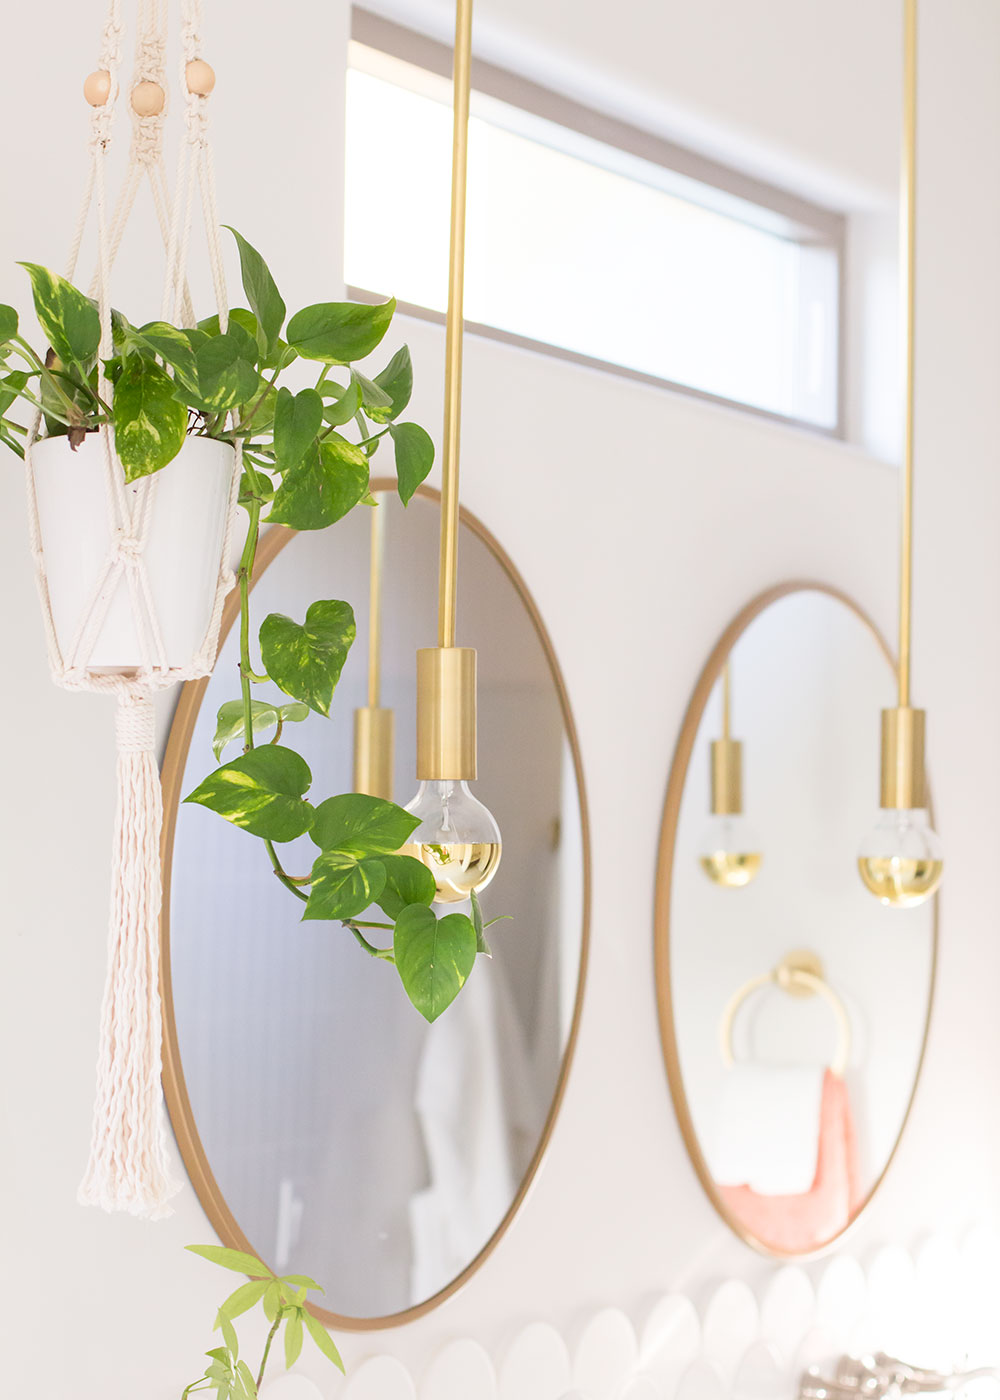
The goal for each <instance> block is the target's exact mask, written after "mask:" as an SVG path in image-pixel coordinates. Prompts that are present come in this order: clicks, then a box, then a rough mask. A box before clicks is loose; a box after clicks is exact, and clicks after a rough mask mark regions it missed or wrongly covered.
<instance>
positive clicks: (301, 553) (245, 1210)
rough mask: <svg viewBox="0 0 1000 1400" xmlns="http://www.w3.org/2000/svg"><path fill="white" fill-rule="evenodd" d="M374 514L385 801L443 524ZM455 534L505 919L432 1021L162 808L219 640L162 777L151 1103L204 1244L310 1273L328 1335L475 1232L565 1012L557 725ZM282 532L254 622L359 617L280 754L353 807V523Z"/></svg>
mask: <svg viewBox="0 0 1000 1400" xmlns="http://www.w3.org/2000/svg"><path fill="white" fill-rule="evenodd" d="M379 499H380V502H381V504H380V506H379V510H380V511H384V512H385V516H384V565H383V570H382V598H381V613H382V645H381V656H380V661H381V676H380V681H381V686H380V697H379V700H378V704H379V705H380V706H381V707H383V708H386V709H390V708H391V709H392V710H393V711H394V714H395V746H394V750H395V751H394V760H393V763H392V765H391V773H390V776H389V781H390V782H391V786H392V789H393V791H392V794H391V795H392V796H393V797H394V800H396V801H397V802H400V803H404V804H405V803H407V802H409V801H410V800H411V798H412V797H413V794H414V792H415V791H416V790H417V783H416V781H415V779H414V772H415V736H414V705H415V666H414V660H415V653H416V650H417V648H418V647H420V646H424V645H426V644H427V641H428V638H430V639H433V637H434V636H435V632H436V604H437V579H436V570H437V537H438V514H437V506H436V499H430V498H429V493H425V494H424V495H422V496H420V497H417V498H416V499H414V500H413V501H412V502H411V504H410V506H409V508H408V509H407V510H406V511H404V510H403V508H402V507H401V506H400V505H399V502H398V500H397V499H396V498H395V496H394V495H389V494H383V495H380V498H379ZM461 535H462V538H461V569H462V603H463V615H462V618H461V630H462V640H463V643H465V644H467V645H469V646H474V647H478V649H479V783H478V784H477V786H478V788H479V789H480V790H481V791H483V792H488V793H489V800H490V806H491V809H492V810H493V812H494V813H495V815H496V818H497V820H498V822H499V823H500V826H501V829H502V830H503V832H504V843H503V860H502V862H500V864H499V866H498V867H497V868H496V870H495V874H494V875H493V878H492V880H491V881H490V883H489V887H488V888H484V889H483V892H482V905H483V912H484V917H485V918H486V919H490V918H492V917H494V916H498V915H509V916H510V918H509V920H505V921H504V922H500V923H496V924H495V925H493V927H491V928H490V929H489V930H488V934H487V937H488V939H489V942H490V943H491V945H492V949H493V954H494V956H493V957H492V959H487V958H484V957H480V958H479V959H478V960H477V965H476V967H475V969H474V971H473V973H472V975H471V976H470V978H469V980H468V983H467V985H466V986H465V988H464V990H463V991H462V994H461V995H460V996H459V997H458V998H457V1000H456V1001H455V1002H454V1003H453V1004H452V1005H451V1006H450V1007H449V1008H448V1010H447V1011H446V1012H445V1013H444V1014H443V1015H442V1016H441V1017H440V1018H439V1019H438V1020H437V1021H435V1022H434V1023H433V1024H432V1025H428V1024H427V1023H426V1022H425V1021H424V1020H423V1019H422V1018H421V1017H420V1015H419V1014H418V1013H417V1012H416V1011H415V1010H414V1008H413V1007H412V1006H411V1005H410V1004H409V1003H408V1002H407V1000H406V998H405V996H404V995H403V994H402V990H401V988H400V986H399V984H398V978H397V977H396V975H395V973H394V971H393V969H392V968H391V967H390V966H388V965H386V964H382V963H379V962H377V961H375V960H373V959H370V958H369V957H366V956H364V955H363V954H362V952H361V951H360V949H359V948H358V947H357V946H356V945H355V942H354V940H353V938H352V937H351V934H350V933H349V932H348V931H346V930H345V929H343V928H342V927H341V926H340V925H337V924H325V923H322V924H321V923H302V922H300V911H299V909H298V907H297V906H296V903H295V902H294V901H292V900H290V899H289V898H288V897H287V893H286V892H285V891H284V890H283V889H282V888H281V887H280V886H279V885H278V883H277V881H275V880H274V878H273V876H272V875H271V873H270V868H269V866H268V863H267V860H266V859H264V860H263V861H262V860H261V852H260V849H259V843H257V842H254V841H252V840H248V839H247V838H246V837H245V834H244V833H242V832H240V831H239V830H237V829H236V828H234V827H232V826H230V825H229V824H228V823H225V822H219V821H218V820H217V819H214V818H213V814H212V813H210V812H207V811H205V810H203V809H201V808H199V807H197V806H192V805H190V804H188V805H180V806H179V807H178V806H177V805H176V799H177V795H178V793H179V794H180V795H183V794H185V793H186V792H188V791H190V789H191V787H192V786H193V784H194V782H195V781H196V778H197V776H198V775H199V774H200V773H201V772H202V771H203V769H204V767H205V761H206V757H209V758H210V756H211V743H212V735H213V732H214V724H215V715H216V712H217V710H218V708H219V706H220V705H221V704H222V703H223V702H224V701H226V700H229V699H231V698H232V696H233V694H234V693H235V690H236V681H235V678H236V675H237V663H236V658H237V645H236V642H237V639H236V637H235V636H234V635H232V634H230V635H229V636H228V638H227V639H226V640H225V642H224V644H223V647H222V650H221V653H220V657H219V662H218V664H217V666H216V668H215V671H214V673H213V675H212V677H211V678H210V679H209V681H208V682H207V684H206V685H205V686H204V688H203V692H204V693H203V694H202V695H201V701H200V705H199V704H198V703H197V694H196V688H193V687H187V688H186V693H185V696H184V698H183V699H182V703H181V706H180V708H179V710H178V715H177V718H176V720H175V723H174V729H173V733H172V736H171V743H170V748H169V750H168V757H167V762H166V764H165V769H164V774H165V781H166V788H167V793H168V798H169V799H172V806H171V811H172V813H173V815H174V816H175V818H176V829H175V833H174V839H173V846H172V861H171V874H170V887H169V914H168V916H167V917H168V920H169V923H168V929H167V933H168V937H169V943H168V959H169V963H168V970H169V975H170V981H171V989H170V990H171V991H172V1016H171V1015H170V1006H169V1003H168V1026H167V1035H168V1050H169V1051H170V1054H169V1055H168V1060H169V1061H170V1063H169V1064H168V1084H167V1088H168V1098H169V1101H170V1105H171V1112H172V1116H173V1119H174V1125H175V1129H176V1131H177V1134H178V1139H179V1142H180V1144H181V1148H182V1151H183V1153H184V1156H185V1160H186V1163H187V1165H188V1169H189V1171H190V1172H191V1175H192V1179H193V1181H194V1182H195V1185H196V1186H197V1188H198V1190H199V1194H200V1196H201V1199H202V1201H203V1204H204V1205H205V1206H206V1209H207V1210H208V1212H209V1215H210V1217H211V1218H212V1221H213V1224H214V1225H215V1226H216V1229H217V1230H218V1231H219V1233H220V1234H221V1235H222V1237H223V1239H224V1241H225V1242H226V1243H229V1244H233V1245H235V1246H236V1247H241V1246H242V1247H247V1246H249V1247H251V1248H252V1249H253V1250H254V1251H256V1252H257V1253H258V1254H259V1255H260V1257H262V1258H263V1259H265V1260H266V1261H267V1262H268V1264H269V1265H270V1266H271V1267H273V1268H275V1269H277V1270H278V1271H279V1272H282V1273H286V1272H296V1273H305V1274H309V1275H311V1276H312V1277H314V1278H316V1279H317V1280H318V1281H319V1282H320V1283H322V1284H323V1285H324V1287H325V1288H326V1296H325V1298H324V1300H323V1302H324V1308H325V1309H328V1310H329V1311H328V1313H327V1314H326V1315H327V1316H330V1317H333V1318H336V1320H337V1321H338V1322H339V1323H340V1324H341V1325H344V1324H345V1323H346V1325H350V1321H351V1320H352V1319H357V1320H367V1319H376V1318H385V1317H388V1316H390V1315H397V1314H405V1313H406V1312H407V1311H408V1310H409V1309H411V1308H414V1307H416V1306H419V1305H421V1304H424V1303H425V1302H426V1301H427V1300H428V1299H431V1298H432V1297H434V1295H436V1294H439V1293H440V1292H441V1291H442V1290H445V1289H448V1288H449V1287H450V1286H451V1285H452V1284H453V1283H454V1282H455V1281H456V1280H457V1279H458V1278H459V1277H460V1276H461V1275H462V1274H463V1272H464V1271H465V1270H467V1269H468V1268H469V1267H470V1265H472V1264H473V1262H474V1261H475V1260H476V1259H477V1256H479V1255H480V1254H481V1253H482V1251H483V1250H484V1249H485V1247H486V1246H487V1245H488V1244H489V1242H490V1241H491V1239H492V1238H493V1237H494V1236H495V1235H496V1233H497V1231H498V1229H499V1228H500V1227H501V1225H502V1223H503V1222H504V1220H505V1217H507V1216H508V1214H509V1212H510V1211H511V1209H512V1207H513V1205H514V1204H515V1202H516V1200H517V1199H518V1196H519V1192H520V1190H521V1187H522V1184H523V1183H525V1181H526V1179H527V1178H528V1176H529V1175H530V1172H531V1171H532V1170H533V1167H534V1163H535V1162H536V1160H537V1156H538V1154H539V1152H540V1148H541V1147H542V1146H543V1145H544V1140H545V1137H546V1134H547V1131H548V1125H549V1123H550V1119H551V1115H552V1114H553V1113H554V1106H555V1105H556V1103H557V1101H558V1097H559V1094H560V1092H561V1084H562V1077H563V1075H564V1073H565V1067H566V1064H567V1061H568V1056H569V1054H570V1046H571V1041H572V1033H573V1027H574V1024H575V1018H576V1014H577V1004H578V988H579V984H580V980H581V976H582V971H581V969H582V964H583V959H584V947H585V930H584V910H585V902H586V901H585V880H586V872H585V834H584V831H583V826H582V815H581V799H580V794H579V790H578V766H577V761H576V749H575V739H574V736H573V733H572V728H571V720H570V717H569V714H568V710H567V709H566V707H565V700H564V696H563V692H562V687H561V682H560V681H559V679H558V672H557V670H556V668H555V662H554V660H553V658H552V656H551V653H550V650H549V648H548V645H547V642H546V640H545V639H544V637H543V634H542V632H541V630H540V626H539V625H538V624H537V623H536V621H535V618H534V616H533V613H532V610H531V606H530V601H529V600H528V599H527V597H526V595H525V594H524V593H523V589H522V586H521V585H520V584H519V582H518V581H517V580H516V578H515V576H514V574H513V572H512V570H511V569H510V568H509V566H508V565H507V563H506V561H505V560H504V558H503V556H502V555H501V554H500V552H499V550H498V548H497V547H496V546H495V544H494V543H493V542H492V541H491V540H490V539H489V537H488V536H486V534H485V532H483V531H482V529H481V528H480V527H478V526H477V525H475V524H474V522H470V521H469V520H468V519H467V520H465V522H464V524H463V528H462V531H461ZM283 537H284V539H285V540H286V542H284V543H283V544H282V546H281V547H280V548H279V549H277V550H276V549H275V545H276V544H277V543H278V541H277V540H276V539H274V540H271V541H270V543H267V544H265V546H264V550H263V555H264V560H265V562H266V567H265V568H264V570H263V572H262V573H260V574H259V575H258V582H257V584H256V605H257V613H258V615H259V616H261V617H263V616H264V615H266V614H267V613H268V612H270V611H280V612H284V613H287V614H289V615H290V616H301V615H302V613H303V612H304V609H305V607H306V604H307V603H308V602H310V601H311V600H313V599H315V598H346V599H349V600H350V601H351V602H352V604H353V605H354V607H355V612H356V615H357V635H358V641H357V642H356V643H355V646H354V649H353V650H352V652H351V655H350V656H349V658H348V661H347V664H346V666H345V668H344V672H343V675H342V678H341V681H340V683H339V686H338V690H337V695H336V697H335V700H334V705H333V707H332V709H331V719H330V720H324V719H323V718H322V717H320V716H318V715H314V714H311V715H310V717H309V718H308V719H307V720H306V721H305V723H304V724H303V726H302V729H301V734H302V741H301V744H300V748H301V751H302V752H303V755H304V757H305V758H306V760H307V762H308V763H309V765H310V768H311V769H312V772H313V775H314V784H315V787H316V790H317V791H321V792H346V791H350V790H351V788H352V786H353V774H352V768H353V761H354V743H353V712H354V711H355V709H363V708H364V707H365V706H366V703H367V702H368V700H369V696H370V691H369V690H368V688H367V680H368V677H367V661H368V658H367V655H366V651H367V644H366V639H367V636H368V623H369V618H368V601H367V595H368V578H369V558H370V555H369V550H370V540H369V520H368V516H367V513H366V512H361V511H355V512H354V513H353V514H352V515H351V516H349V517H348V518H347V519H346V520H345V521H344V522H343V523H342V525H341V526H340V527H338V530H337V532H336V537H335V541H334V547H333V550H331V546H330V543H329V542H328V541H327V540H326V539H325V538H322V537H319V536H312V535H308V534H300V535H298V536H292V537H290V538H289V537H288V534H287V532H283ZM265 692H266V687H261V688H260V698H262V699H267V698H270V697H269V696H268V695H267V694H266V693H265ZM276 697H277V692H276ZM187 767H190V772H189V773H186V772H185V769H186V768H187ZM385 795H390V794H385ZM169 815H170V812H168V818H169ZM303 842H304V843H306V845H307V844H308V838H303ZM282 849H283V853H287V857H288V858H287V862H286V867H287V868H288V869H290V870H297V869H299V864H301V865H302V868H303V869H307V868H308V860H309V856H308V854H306V853H303V854H302V855H301V860H300V861H299V864H297V863H296V861H297V856H298V854H299V853H298V852H297V845H296V843H290V844H289V845H287V846H284V847H283V848H282ZM461 877H462V872H461V871H458V872H457V873H456V871H451V872H449V873H448V881H449V884H448V892H447V898H448V900H449V901H450V902H451V908H453V909H459V910H465V911H468V909H469V905H468V903H467V902H466V903H461V902H458V901H461V900H462V899H463V893H464V892H463V891H462V890H461ZM375 917H381V915H378V914H376V915H375Z"/></svg>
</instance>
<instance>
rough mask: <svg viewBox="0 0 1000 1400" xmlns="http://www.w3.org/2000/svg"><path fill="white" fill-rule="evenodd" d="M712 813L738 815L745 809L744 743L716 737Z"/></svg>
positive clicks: (712, 763)
mask: <svg viewBox="0 0 1000 1400" xmlns="http://www.w3.org/2000/svg"><path fill="white" fill-rule="evenodd" d="M711 772H712V815H713V817H737V816H739V814H740V813H741V812H742V811H743V745H742V744H741V743H740V741H739V739H714V740H713V741H712V751H711Z"/></svg>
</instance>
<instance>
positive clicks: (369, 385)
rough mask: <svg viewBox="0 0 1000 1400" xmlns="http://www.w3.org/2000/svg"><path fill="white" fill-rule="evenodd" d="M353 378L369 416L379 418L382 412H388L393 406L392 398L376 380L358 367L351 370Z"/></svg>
mask: <svg viewBox="0 0 1000 1400" xmlns="http://www.w3.org/2000/svg"><path fill="white" fill-rule="evenodd" d="M351 378H352V380H353V381H354V383H355V384H357V386H358V388H359V390H360V391H361V406H362V408H363V409H364V411H365V412H366V413H367V415H368V417H369V418H377V417H378V414H379V413H380V412H381V413H386V412H388V411H389V410H390V409H391V408H392V399H390V397H389V395H388V394H387V393H386V392H385V390H384V389H380V388H379V386H378V385H377V384H376V383H375V382H374V380H371V379H368V378H367V377H366V376H365V375H363V374H362V373H361V372H360V370H356V369H352V370H351Z"/></svg>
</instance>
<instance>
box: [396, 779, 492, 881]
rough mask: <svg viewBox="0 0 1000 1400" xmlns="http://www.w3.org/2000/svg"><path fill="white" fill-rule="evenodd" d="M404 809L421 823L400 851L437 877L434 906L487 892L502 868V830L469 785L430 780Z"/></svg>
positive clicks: (457, 780) (450, 781)
mask: <svg viewBox="0 0 1000 1400" xmlns="http://www.w3.org/2000/svg"><path fill="white" fill-rule="evenodd" d="M406 810H407V811H408V812H411V813H412V814H413V816H415V817H419V818H420V825H419V826H418V827H417V829H416V830H415V831H414V832H413V834H412V835H411V837H410V839H409V841H408V842H407V843H406V845H405V846H403V847H402V848H401V852H400V853H401V854H402V855H405V856H414V857H415V858H416V859H417V860H419V861H420V863H421V864H422V865H426V867H427V869H428V870H429V871H430V872H431V874H432V875H433V876H434V883H435V885H436V886H437V893H436V895H435V896H434V902H435V903H436V904H456V903H457V902H458V901H459V900H462V899H468V898H469V895H470V894H471V893H472V891H473V890H476V891H477V892H478V891H480V890H483V889H485V888H486V886H487V885H488V884H489V883H490V881H491V880H492V879H493V876H494V875H495V874H496V872H497V867H498V866H499V864H500V828H499V827H498V826H497V824H496V822H495V821H494V819H493V814H492V813H491V812H490V811H489V809H488V808H486V807H484V806H483V804H482V803H481V802H480V801H479V800H478V798H475V797H473V795H472V793H471V792H470V791H469V785H468V783H466V782H463V781H461V780H459V779H427V780H425V781H424V782H422V783H421V784H420V788H419V791H418V792H417V795H416V797H415V798H414V799H413V801H412V802H410V803H408V804H407V807H406Z"/></svg>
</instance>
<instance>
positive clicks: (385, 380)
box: [368, 345, 413, 423]
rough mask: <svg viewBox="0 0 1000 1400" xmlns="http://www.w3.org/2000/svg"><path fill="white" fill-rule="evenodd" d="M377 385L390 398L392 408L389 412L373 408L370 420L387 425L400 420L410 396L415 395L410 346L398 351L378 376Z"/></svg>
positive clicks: (376, 377)
mask: <svg viewBox="0 0 1000 1400" xmlns="http://www.w3.org/2000/svg"><path fill="white" fill-rule="evenodd" d="M375 383H376V384H377V385H378V387H379V388H380V389H382V390H383V391H384V392H385V393H386V394H387V395H388V396H389V405H390V408H389V411H388V412H386V411H385V410H384V409H382V408H373V409H371V410H370V411H369V414H368V416H369V418H374V419H375V421H376V422H378V423H387V422H389V420H390V419H392V418H398V417H399V415H400V414H401V413H402V411H403V409H404V408H405V407H406V405H407V404H408V403H409V402H410V395H411V394H412V393H413V364H412V362H411V360H410V347H409V346H408V345H404V346H402V347H401V348H400V349H399V350H397V351H396V353H395V355H393V357H392V359H391V360H390V361H389V363H388V364H387V365H386V367H385V369H384V370H383V371H382V373H381V374H376V376H375Z"/></svg>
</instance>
